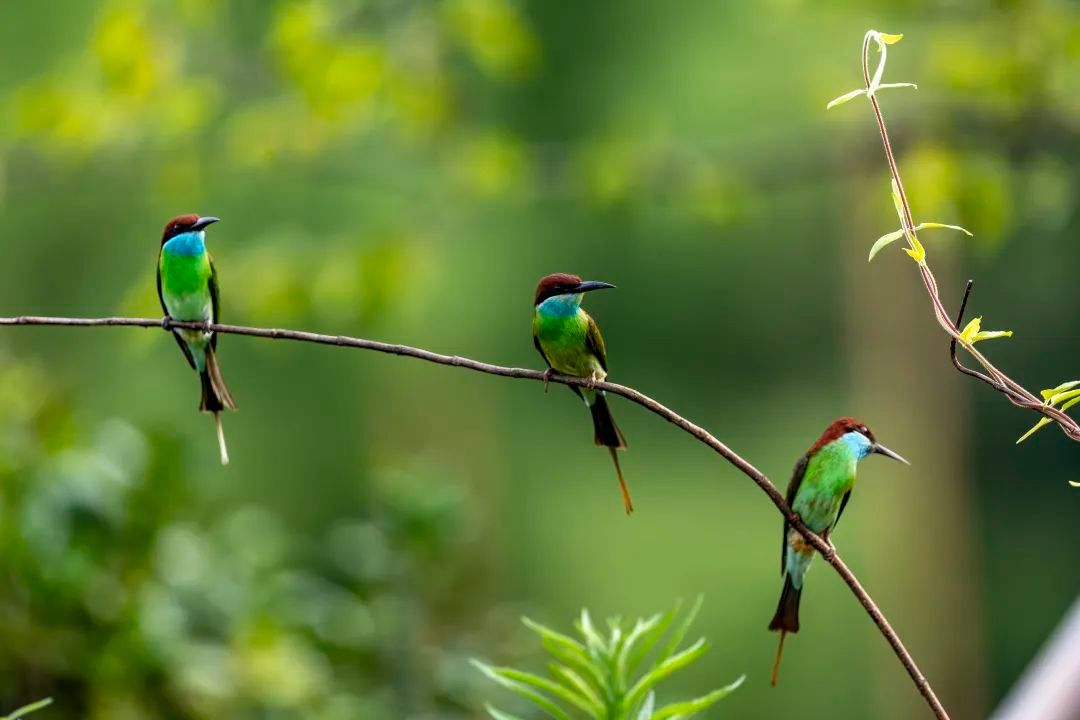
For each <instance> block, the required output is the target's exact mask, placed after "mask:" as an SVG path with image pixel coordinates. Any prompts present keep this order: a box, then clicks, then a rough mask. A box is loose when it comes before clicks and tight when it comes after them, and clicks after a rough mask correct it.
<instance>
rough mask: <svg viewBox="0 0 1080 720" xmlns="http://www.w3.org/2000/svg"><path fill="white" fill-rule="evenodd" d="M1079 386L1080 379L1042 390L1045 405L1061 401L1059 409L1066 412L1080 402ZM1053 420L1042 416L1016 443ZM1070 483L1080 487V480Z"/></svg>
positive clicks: (1049, 405)
mask: <svg viewBox="0 0 1080 720" xmlns="http://www.w3.org/2000/svg"><path fill="white" fill-rule="evenodd" d="M1077 386H1080V380H1071V381H1069V382H1066V383H1061V384H1060V385H1058V386H1057V387H1053V388H1049V389H1046V390H1042V391H1041V394H1042V397H1043V405H1045V406H1047V407H1056V406H1057V405H1058V404H1059V403H1061V407H1059V408H1058V409H1059V410H1061V411H1062V412H1065V411H1066V410H1068V409H1069V408H1071V407H1072V406H1073V405H1076V404H1077V403H1080V389H1076V388H1077ZM1051 422H1053V421H1052V420H1051V419H1050V418H1047V417H1044V418H1041V419H1040V420H1039V422H1037V423H1035V426H1034V427H1032V428H1031V429H1030V430H1028V431H1027V432H1026V433H1024V434H1023V435H1021V436H1020V439H1019V440H1017V441H1016V444H1017V445H1019V444H1020V443H1022V442H1024V441H1025V440H1027V439H1028V438H1029V437H1031V436H1032V435H1034V434H1035V433H1036V432H1038V431H1039V430H1040V429H1042V428H1043V427H1044V426H1046V425H1049V424H1050V423H1051ZM1069 484H1070V485H1072V486H1073V487H1080V482H1073V481H1072V480H1070V481H1069Z"/></svg>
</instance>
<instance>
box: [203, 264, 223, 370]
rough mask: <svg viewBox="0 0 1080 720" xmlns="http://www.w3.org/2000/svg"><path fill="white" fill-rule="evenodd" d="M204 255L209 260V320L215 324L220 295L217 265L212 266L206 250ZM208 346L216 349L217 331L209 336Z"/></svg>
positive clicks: (218, 311) (219, 309)
mask: <svg viewBox="0 0 1080 720" xmlns="http://www.w3.org/2000/svg"><path fill="white" fill-rule="evenodd" d="M206 257H207V259H208V260H209V261H210V283H209V285H210V308H211V310H210V322H211V323H213V324H214V325H217V322H218V317H219V313H220V311H221V296H220V295H219V294H218V279H217V267H215V266H214V256H213V255H211V254H210V253H209V252H207V253H206ZM210 347H211V348H213V349H214V350H217V333H214V334H213V335H211V336H210Z"/></svg>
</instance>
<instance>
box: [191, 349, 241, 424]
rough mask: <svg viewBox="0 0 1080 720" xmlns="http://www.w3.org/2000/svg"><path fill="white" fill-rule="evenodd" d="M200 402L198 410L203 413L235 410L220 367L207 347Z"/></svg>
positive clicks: (234, 403) (234, 402)
mask: <svg viewBox="0 0 1080 720" xmlns="http://www.w3.org/2000/svg"><path fill="white" fill-rule="evenodd" d="M199 376H200V378H201V379H202V402H201V403H199V409H200V410H202V411H203V412H211V413H216V412H221V411H222V410H235V409H236V401H235V400H233V397H232V393H230V392H229V387H228V386H227V385H226V384H225V378H224V377H222V375H221V366H220V365H218V361H217V354H216V353H215V352H214V348H212V347H210V346H207V348H206V363H205V365H204V367H203V370H202V372H200V373H199Z"/></svg>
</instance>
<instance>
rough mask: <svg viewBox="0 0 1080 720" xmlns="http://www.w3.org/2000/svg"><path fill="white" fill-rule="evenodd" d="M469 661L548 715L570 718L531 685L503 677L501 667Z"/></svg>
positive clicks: (563, 719) (558, 719)
mask: <svg viewBox="0 0 1080 720" xmlns="http://www.w3.org/2000/svg"><path fill="white" fill-rule="evenodd" d="M471 662H472V664H473V666H474V667H476V668H477V669H478V670H479V671H480V672H482V673H484V674H485V675H487V676H488V677H489V678H491V679H492V680H494V681H495V682H497V683H498V684H499V685H502V686H503V687H504V688H506V689H507V690H509V691H511V692H513V693H516V694H517V695H520V696H521V697H523V698H525V699H526V700H528V701H529V702H531V703H532V704H533V705H536V706H537V707H538V708H540V709H541V710H543V711H544V712H546V713H547V714H548V715H550V716H551V717H553V718H555V720H570V716H569V715H567V714H566V712H565V711H564V710H563V709H562V708H560V707H559V706H558V705H556V704H555V703H554V702H552V701H551V699H550V698H548V697H546V696H544V695H542V694H540V693H539V692H537V691H536V690H533V689H532V688H531V687H529V686H528V685H526V684H525V683H523V682H520V681H518V680H511V679H510V678H508V677H505V676H504V675H503V673H502V672H501V671H502V668H494V667H492V666H491V665H488V664H486V663H483V662H480V661H479V660H476V659H473V660H472V661H471Z"/></svg>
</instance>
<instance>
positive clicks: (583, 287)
mask: <svg viewBox="0 0 1080 720" xmlns="http://www.w3.org/2000/svg"><path fill="white" fill-rule="evenodd" d="M613 287H615V286H614V285H612V284H611V283H606V282H600V281H599V280H586V281H585V282H582V283H578V284H577V287H575V288H574V292H575V293H587V292H591V291H593V290H606V289H607V288H613Z"/></svg>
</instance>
